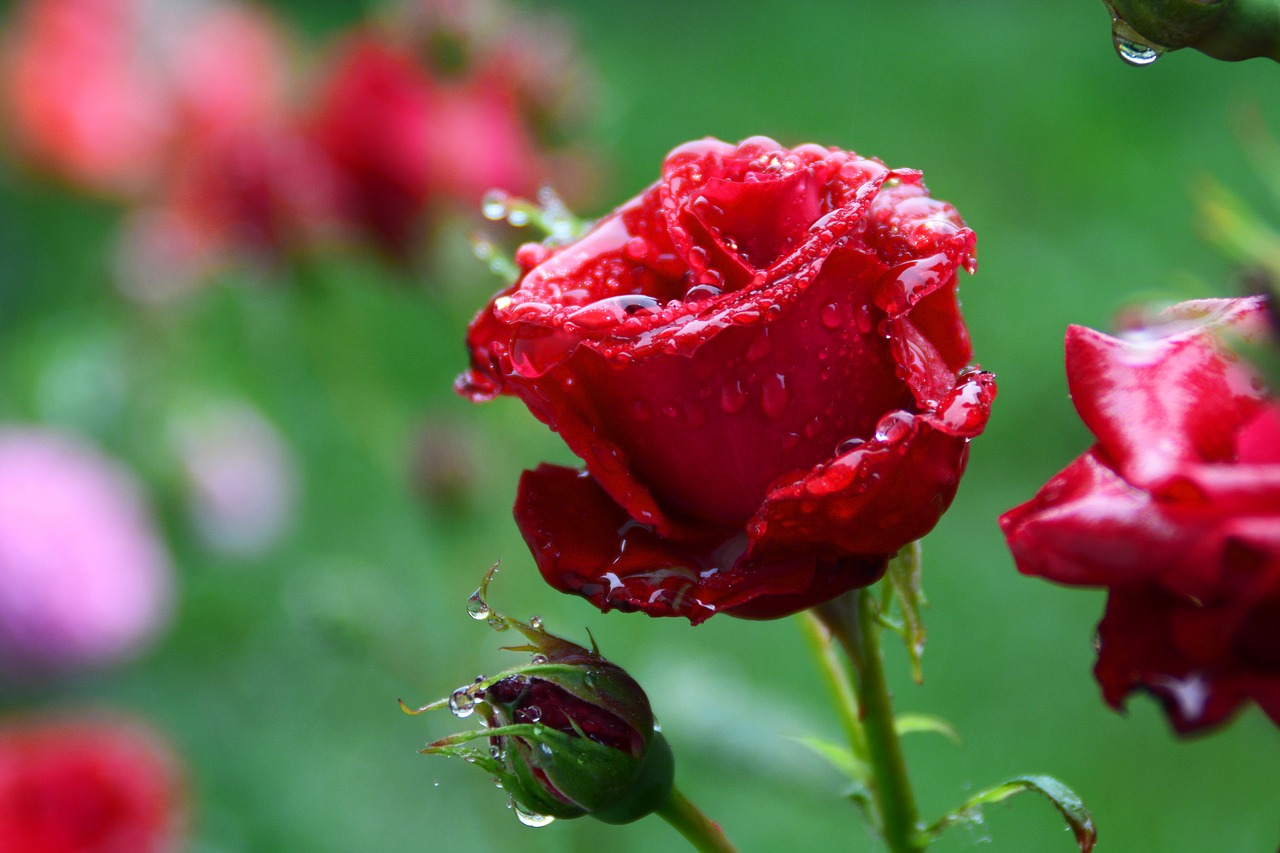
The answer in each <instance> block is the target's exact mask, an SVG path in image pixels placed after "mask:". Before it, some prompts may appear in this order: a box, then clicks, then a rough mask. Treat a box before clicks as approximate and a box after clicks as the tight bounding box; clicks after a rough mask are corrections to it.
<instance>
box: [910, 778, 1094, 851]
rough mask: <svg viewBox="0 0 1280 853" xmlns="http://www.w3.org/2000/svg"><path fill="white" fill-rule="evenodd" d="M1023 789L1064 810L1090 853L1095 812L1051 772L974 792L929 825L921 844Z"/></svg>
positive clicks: (1015, 779)
mask: <svg viewBox="0 0 1280 853" xmlns="http://www.w3.org/2000/svg"><path fill="white" fill-rule="evenodd" d="M1023 791H1034V792H1035V793H1037V794H1040V795H1041V796H1043V797H1045V798H1047V799H1048V800H1049V801H1050V802H1051V803H1053V805H1054V808H1056V809H1057V810H1058V811H1059V813H1061V815H1062V817H1063V818H1064V819H1065V820H1066V822H1067V826H1068V827H1070V829H1071V832H1072V834H1073V835H1075V839H1076V845H1077V846H1078V847H1079V848H1080V853H1090V851H1091V850H1093V848H1094V845H1095V844H1097V843H1098V831H1097V829H1096V828H1094V825H1093V816H1092V815H1091V814H1090V813H1089V810H1088V809H1087V808H1085V805H1084V802H1083V801H1082V800H1081V799H1080V796H1079V795H1078V794H1076V792H1075V791H1073V790H1071V789H1070V788H1068V787H1067V786H1066V785H1064V784H1062V783H1061V782H1059V781H1058V780H1057V779H1054V778H1053V777H1052V776H1018V777H1017V778H1014V779H1010V780H1009V781H1007V782H1002V783H1000V784H999V785H996V786H995V787H993V788H988V789H986V790H985V791H982V792H980V793H977V794H975V795H974V796H972V797H970V798H969V799H967V800H965V801H964V803H963V804H962V805H961V806H960V807H959V808H957V809H953V810H952V811H949V812H947V813H946V814H945V815H943V816H942V817H940V818H939V819H938V820H936V821H935V822H934V823H933V824H932V825H931V826H929V828H928V829H926V830H925V831H924V833H923V835H924V838H923V842H922V844H921V846H922V847H924V846H928V844H929V843H930V842H932V841H933V840H934V839H936V838H937V837H938V836H939V835H941V834H942V833H943V832H944V831H945V830H946V829H947V828H948V827H951V826H954V825H956V824H958V823H969V822H972V821H974V820H975V819H976V818H977V817H978V816H979V813H980V812H981V809H982V807H983V806H984V805H988V804H990V803H998V802H1000V801H1002V800H1007V799H1008V798H1009V797H1012V796H1013V795H1014V794H1021V793H1022V792H1023Z"/></svg>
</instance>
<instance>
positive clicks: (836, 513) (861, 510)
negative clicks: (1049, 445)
mask: <svg viewBox="0 0 1280 853" xmlns="http://www.w3.org/2000/svg"><path fill="white" fill-rule="evenodd" d="M988 405H989V403H988ZM983 419H984V421H985V411H984V412H983ZM967 459H968V440H967V439H966V438H963V437H959V436H955V435H949V434H947V433H946V432H943V431H942V430H940V429H938V428H937V425H936V423H935V422H933V421H932V420H931V418H930V417H929V416H926V415H920V416H913V415H911V414H909V413H906V412H891V413H889V414H888V415H886V416H885V417H884V419H882V420H881V422H880V425H879V426H878V427H877V429H876V432H875V434H874V436H873V437H872V438H871V440H869V441H866V442H864V443H861V444H859V445H857V446H856V447H855V448H853V449H851V450H849V451H848V452H846V453H844V454H842V455H840V456H839V457H837V458H836V459H835V460H833V461H832V462H831V463H829V464H827V465H823V466H820V467H818V468H816V469H814V470H813V471H811V472H808V473H807V474H805V475H804V476H803V477H802V478H800V479H799V480H797V481H796V482H794V483H791V484H788V485H784V486H780V487H779V488H776V489H774V490H773V491H772V492H770V493H769V495H768V497H767V498H766V500H765V502H764V505H763V506H762V507H761V508H760V510H759V512H757V513H756V515H755V517H754V518H753V519H752V520H751V523H750V524H749V526H748V531H749V532H750V535H751V554H752V556H753V557H760V558H767V557H769V556H771V555H775V554H780V553H788V552H800V553H816V554H824V555H829V556H830V555H838V554H870V555H874V554H879V555H885V556H888V555H892V554H893V553H895V552H896V551H897V550H898V549H899V548H901V547H902V546H903V545H905V544H906V543H908V542H912V541H914V540H916V539H919V538H920V537H922V536H924V535H925V534H926V533H928V532H929V531H930V530H932V529H933V527H934V525H935V524H937V523H938V519H939V518H940V517H941V516H942V513H943V512H944V511H946V509H947V507H948V506H950V504H951V500H952V498H954V497H955V492H956V487H957V486H958V485H959V482H960V475H961V474H962V473H963V472H964V466H965V462H966V460H967Z"/></svg>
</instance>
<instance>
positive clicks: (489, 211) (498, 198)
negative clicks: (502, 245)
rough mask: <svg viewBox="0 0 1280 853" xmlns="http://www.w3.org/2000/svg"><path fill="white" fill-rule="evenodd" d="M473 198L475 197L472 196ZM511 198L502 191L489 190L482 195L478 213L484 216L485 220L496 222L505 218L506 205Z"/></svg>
mask: <svg viewBox="0 0 1280 853" xmlns="http://www.w3.org/2000/svg"><path fill="white" fill-rule="evenodd" d="M472 198H475V196H472ZM510 201H511V196H510V195H509V194H507V193H505V192H503V191H502V190H489V191H488V192H487V193H485V194H484V199H483V200H482V201H481V202H480V212H481V213H482V214H484V218H485V219H489V220H492V221H494V222H497V221H499V220H502V219H506V218H507V211H508V210H509V208H508V206H507V205H508V203H509V202H510Z"/></svg>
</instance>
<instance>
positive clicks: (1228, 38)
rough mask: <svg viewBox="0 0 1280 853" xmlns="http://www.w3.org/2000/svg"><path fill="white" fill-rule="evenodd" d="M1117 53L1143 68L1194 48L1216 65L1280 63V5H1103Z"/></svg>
mask: <svg viewBox="0 0 1280 853" xmlns="http://www.w3.org/2000/svg"><path fill="white" fill-rule="evenodd" d="M1103 2H1105V3H1106V5H1107V6H1108V8H1109V9H1110V11H1111V18H1112V30H1113V33H1114V35H1115V43H1116V51H1117V52H1118V53H1119V54H1120V56H1121V58H1123V59H1124V60H1125V61H1126V62H1129V63H1130V64H1133V65H1147V64H1150V63H1151V62H1154V61H1155V59H1156V58H1158V57H1159V55H1160V54H1161V53H1164V52H1165V51H1169V50H1177V49H1178V48H1182V47H1193V48H1195V49H1196V50H1199V51H1201V52H1202V53H1205V54H1208V55H1209V56H1212V57H1213V58H1215V59H1223V60H1228V61H1239V60H1242V59H1252V58H1254V57H1268V58H1270V59H1280V4H1277V3H1276V2H1275V0H1103Z"/></svg>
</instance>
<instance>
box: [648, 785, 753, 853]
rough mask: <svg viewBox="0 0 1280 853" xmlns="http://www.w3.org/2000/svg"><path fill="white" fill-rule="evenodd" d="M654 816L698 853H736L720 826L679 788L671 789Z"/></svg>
mask: <svg viewBox="0 0 1280 853" xmlns="http://www.w3.org/2000/svg"><path fill="white" fill-rule="evenodd" d="M655 814H657V815H658V817H660V818H662V819H663V820H665V821H666V822H667V823H669V824H670V825H671V827H672V828H673V829H675V831H676V832H678V833H680V834H681V835H683V836H684V837H685V839H686V840H688V842H689V843H690V844H692V845H693V847H694V849H695V850H698V851H700V853H738V851H737V849H736V848H734V846H733V845H732V844H730V843H729V839H727V838H725V837H724V832H723V831H722V830H721V829H720V825H719V824H718V823H715V822H714V821H712V820H710V819H709V818H708V817H707V816H706V815H704V814H703V813H702V812H701V811H700V810H699V809H698V807H697V806H695V805H694V804H693V803H691V802H689V799H688V798H687V797H686V796H685V795H684V794H682V793H680V789H679V788H672V789H671V796H670V797H668V798H667V802H666V803H665V804H664V805H663V806H662V808H660V809H658V810H657V812H655Z"/></svg>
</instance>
